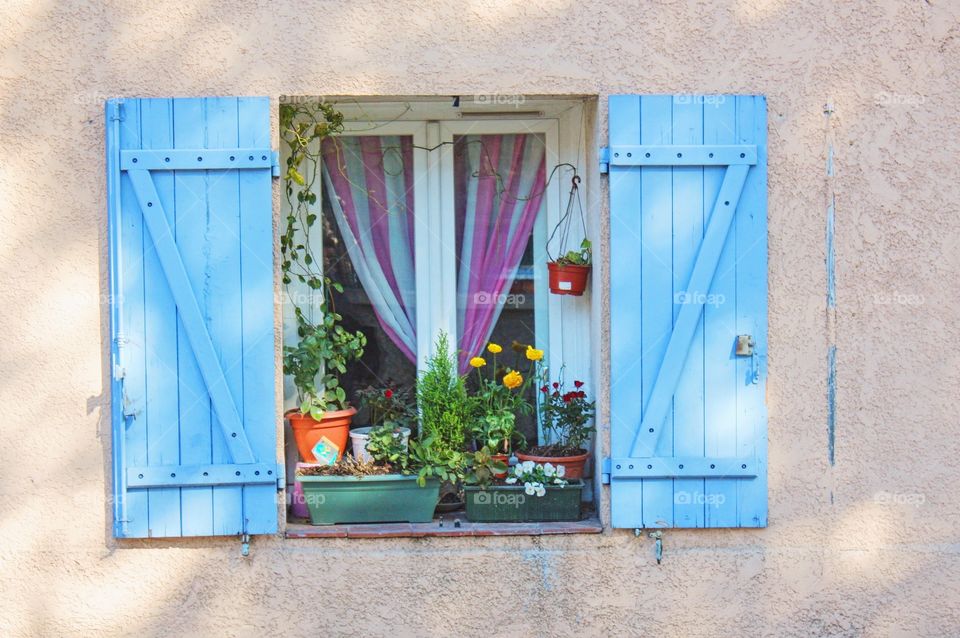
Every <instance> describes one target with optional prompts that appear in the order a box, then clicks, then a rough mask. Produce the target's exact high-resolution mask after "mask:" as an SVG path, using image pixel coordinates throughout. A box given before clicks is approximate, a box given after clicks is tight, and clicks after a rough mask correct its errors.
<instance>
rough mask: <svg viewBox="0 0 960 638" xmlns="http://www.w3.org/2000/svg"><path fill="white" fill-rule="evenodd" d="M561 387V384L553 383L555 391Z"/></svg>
mask: <svg viewBox="0 0 960 638" xmlns="http://www.w3.org/2000/svg"><path fill="white" fill-rule="evenodd" d="M559 387H560V384H559V383H557V382H556V381H554V382H553V389H554V390H556V389H557V388H559Z"/></svg>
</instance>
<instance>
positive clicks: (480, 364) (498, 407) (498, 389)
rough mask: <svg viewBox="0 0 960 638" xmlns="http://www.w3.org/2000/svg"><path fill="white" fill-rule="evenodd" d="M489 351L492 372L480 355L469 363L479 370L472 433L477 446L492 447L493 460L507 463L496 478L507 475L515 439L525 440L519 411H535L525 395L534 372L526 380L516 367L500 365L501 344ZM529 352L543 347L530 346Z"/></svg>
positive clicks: (535, 351)
mask: <svg viewBox="0 0 960 638" xmlns="http://www.w3.org/2000/svg"><path fill="white" fill-rule="evenodd" d="M487 352H489V353H490V354H491V356H492V360H493V363H492V365H490V366H489V370H490V372H489V374H486V375H485V374H484V373H483V369H484V368H487V367H488V366H487V361H486V359H484V358H483V357H480V356H476V357H473V358H471V359H470V365H471V366H472V367H473V368H474V370H475V371H476V383H477V385H476V390H475V392H474V400H475V410H476V417H475V419H474V421H473V427H472V432H471V434H472V436H473V439H474V443H475V445H476V446H477V447H478V448H483V447H486V448H487V449H489V450H490V451H491V453H492V456H493V460H495V461H500V462H502V463H503V464H504V470H503V472H502V475H501V476H498V477H497V478H505V477H506V464H507V462H508V461H509V459H510V454H511V453H512V451H513V443H514V441H518V442H520V443H521V444H523V443H525V441H524V439H523V435H522V434H521V433H520V432H518V431H517V427H516V426H517V415H519V414H530V413H531V412H532V411H533V407H532V406H531V405H530V402H529V401H527V399H526V390H527V387H528V386H529V383H530V381H529V380H530V379H531V378H533V377H534V375H533V374H528V375H527V379H526V380H524V378H523V375H522V374H521V373H520V372H518V371H516V370H512V369H510V368H504V369H500V368H498V367H497V355H498V354H500V353H501V352H503V348H502V347H501V346H500V345H499V344H496V343H490V344H488V345H487ZM527 352H528V353H531V352H533V353H537V352H541V351H539V350H534V349H533V348H529V349H528V351H527ZM529 356H530V355H529V354H528V358H529ZM541 356H542V352H541ZM531 361H532V360H531Z"/></svg>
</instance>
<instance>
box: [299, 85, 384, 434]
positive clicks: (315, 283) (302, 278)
mask: <svg viewBox="0 0 960 638" xmlns="http://www.w3.org/2000/svg"><path fill="white" fill-rule="evenodd" d="M342 130H343V115H342V114H340V113H339V112H338V111H337V110H336V109H335V108H333V106H332V105H330V104H327V103H325V102H317V103H298V104H281V105H280V139H281V141H282V142H283V143H284V144H285V145H287V147H288V149H289V157H287V170H286V172H285V173H284V175H283V182H284V191H283V192H284V197H285V199H286V202H287V206H288V211H289V212H288V214H287V216H286V220H285V222H286V224H285V227H284V230H283V233H282V234H281V235H280V254H281V264H280V266H281V272H282V281H283V284H284V286H290V285H291V284H292V283H293V282H295V281H296V282H299V283H301V284H305V285H306V286H308V287H309V288H310V289H311V290H315V291H319V292H320V294H321V296H322V299H321V301H320V304H319V308H318V310H319V313H318V317H317V318H316V319H315V320H311V319H309V318H308V314H307V313H306V312H304V309H303V307H302V306H301V305H300V304H299V303H297V301H296V300H297V299H298V298H299V297H300V295H297V294H289V295H288V297H289V299H290V300H291V302H292V303H293V309H294V316H295V317H296V320H297V335H298V337H299V338H300V341H299V342H298V343H297V345H296V346H285V347H284V349H283V372H284V374H288V375H291V376H292V377H293V382H294V385H295V386H296V388H297V400H298V402H299V404H300V411H301V412H302V413H304V414H310V416H312V417H313V418H315V419H320V418H321V417H322V416H323V413H324V412H327V411H330V410H342V409H345V408H346V407H347V406H348V402H347V395H346V392H345V391H344V389H343V388H342V387H341V386H340V380H339V375H342V374H345V373H346V371H347V364H348V363H351V362H353V361H356V360H358V359H359V358H360V357H361V356H363V349H364V347H365V346H366V344H367V339H366V337H365V336H364V335H363V333H362V332H360V331H357V332H350V331H348V330H345V329H344V328H343V326H342V325H340V322H341V321H343V317H342V316H341V315H340V314H339V313H338V312H337V311H336V308H335V307H334V303H333V292H334V291H336V292H338V293H342V292H343V287H342V286H341V285H340V284H339V283H337V282H334V281H332V280H331V279H330V278H329V277H324V276H323V274H322V272H321V269H320V264H319V263H318V260H317V258H316V256H315V255H314V254H313V250H312V248H311V242H310V241H309V237H310V231H311V228H312V227H313V225H314V224H315V223H316V221H317V214H316V212H314V208H312V207H314V206H315V205H316V203H317V194H316V192H315V191H314V188H315V185H316V183H317V180H318V178H319V174H320V145H321V142H322V141H323V139H324V138H326V137H328V136H330V135H334V134H336V133H339V132H341V131H342Z"/></svg>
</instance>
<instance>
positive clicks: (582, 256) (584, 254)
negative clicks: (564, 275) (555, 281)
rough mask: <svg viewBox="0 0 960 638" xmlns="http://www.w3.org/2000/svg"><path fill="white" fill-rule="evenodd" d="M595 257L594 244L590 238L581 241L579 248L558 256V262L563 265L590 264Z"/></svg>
mask: <svg viewBox="0 0 960 638" xmlns="http://www.w3.org/2000/svg"><path fill="white" fill-rule="evenodd" d="M592 258H593V252H592V245H591V243H590V240H589V239H584V240H583V241H581V242H580V249H579V250H569V251H567V253H566V254H564V255H561V256H560V257H558V258H557V261H556V263H558V264H560V265H561V266H589V265H590V263H591V260H592Z"/></svg>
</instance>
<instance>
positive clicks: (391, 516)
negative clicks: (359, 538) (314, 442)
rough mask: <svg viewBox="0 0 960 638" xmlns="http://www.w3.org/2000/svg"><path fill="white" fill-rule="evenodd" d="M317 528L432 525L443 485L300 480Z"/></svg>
mask: <svg viewBox="0 0 960 638" xmlns="http://www.w3.org/2000/svg"><path fill="white" fill-rule="evenodd" d="M297 482H298V483H300V484H301V486H302V487H303V497H304V500H305V501H306V502H307V509H309V510H310V522H311V523H313V524H314V525H335V524H337V523H429V522H430V521H432V520H433V510H434V508H435V507H436V506H437V500H438V499H439V498H440V482H439V481H437V480H436V479H434V480H427V484H426V485H425V486H424V487H420V486H419V485H417V477H416V476H405V475H402V474H385V475H383V476H365V477H363V478H357V477H354V476H298V477H297Z"/></svg>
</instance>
